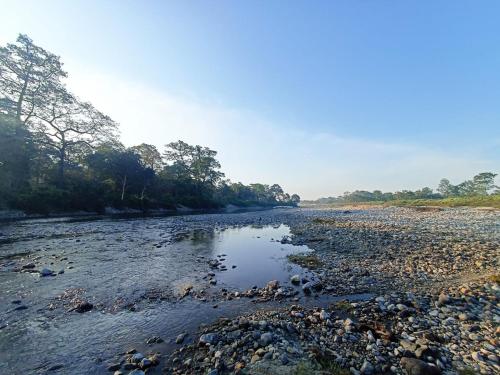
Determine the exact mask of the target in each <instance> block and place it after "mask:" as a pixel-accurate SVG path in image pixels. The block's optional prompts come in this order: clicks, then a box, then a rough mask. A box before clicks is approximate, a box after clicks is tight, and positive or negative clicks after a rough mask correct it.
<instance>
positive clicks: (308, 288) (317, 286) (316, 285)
mask: <svg viewBox="0 0 500 375" xmlns="http://www.w3.org/2000/svg"><path fill="white" fill-rule="evenodd" d="M321 288H322V285H321V283H320V282H318V281H308V282H307V283H305V284H304V285H302V290H303V291H304V293H306V294H310V293H311V292H312V291H313V290H316V291H319V290H321Z"/></svg>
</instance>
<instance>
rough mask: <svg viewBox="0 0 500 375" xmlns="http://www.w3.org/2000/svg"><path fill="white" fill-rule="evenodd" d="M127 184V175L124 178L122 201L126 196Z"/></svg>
mask: <svg viewBox="0 0 500 375" xmlns="http://www.w3.org/2000/svg"><path fill="white" fill-rule="evenodd" d="M126 186H127V175H125V177H123V179H122V201H123V198H125V187H126Z"/></svg>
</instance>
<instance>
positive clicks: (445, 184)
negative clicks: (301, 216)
mask: <svg viewBox="0 0 500 375" xmlns="http://www.w3.org/2000/svg"><path fill="white" fill-rule="evenodd" d="M496 176H497V174H495V173H492V172H483V173H479V174H477V175H475V176H474V177H473V178H472V180H466V181H464V182H462V183H460V184H458V185H453V184H452V183H451V182H450V181H449V180H448V179H446V178H443V179H442V180H441V181H440V182H439V185H438V188H437V190H436V191H434V190H432V189H431V188H429V187H424V188H422V189H419V190H416V191H411V190H402V191H396V192H394V193H391V192H387V193H383V192H382V191H380V190H374V191H373V192H370V191H365V190H356V191H354V192H346V193H344V195H342V196H339V197H328V198H320V199H318V200H316V201H314V203H319V204H342V203H355V202H390V201H397V200H417V199H442V198H453V197H484V196H488V195H500V188H499V187H498V186H496V185H495V177H496Z"/></svg>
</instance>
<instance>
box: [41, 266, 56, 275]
mask: <svg viewBox="0 0 500 375" xmlns="http://www.w3.org/2000/svg"><path fill="white" fill-rule="evenodd" d="M39 272H40V276H41V277H44V276H52V275H53V274H54V272H53V271H52V270H49V269H48V268H42V269H41V270H40V271H39Z"/></svg>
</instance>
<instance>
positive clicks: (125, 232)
mask: <svg viewBox="0 0 500 375" xmlns="http://www.w3.org/2000/svg"><path fill="white" fill-rule="evenodd" d="M241 217H242V216H241V215H235V216H232V215H222V214H218V215H202V216H201V217H200V219H199V220H196V218H194V217H193V218H191V220H190V219H186V218H185V217H154V218H136V219H110V218H107V219H100V220H75V219H50V220H49V219H45V220H42V219H40V220H29V221H28V220H27V221H20V222H14V223H4V224H2V225H1V226H0V290H1V293H0V373H1V374H45V373H60V374H62V373H64V374H66V373H68V374H83V373H85V374H100V373H107V371H106V367H107V365H108V364H109V363H113V362H116V358H117V355H118V354H119V353H122V352H124V351H126V350H127V349H130V348H132V347H134V348H136V349H138V350H141V351H143V352H148V351H157V350H158V351H161V352H163V353H168V352H169V351H171V350H172V349H173V348H174V347H175V344H174V343H173V340H174V339H175V337H176V336H177V335H178V334H179V333H181V332H189V333H191V335H190V336H189V337H188V340H189V339H191V337H192V334H193V333H194V332H196V330H197V328H198V327H199V326H200V324H203V323H211V322H213V321H214V320H216V319H217V318H218V317H222V316H225V317H231V316H234V315H236V314H241V313H245V312H250V311H253V310H255V309H258V308H269V307H272V306H275V303H269V304H256V303H254V302H252V300H250V299H247V298H242V299H239V300H233V301H217V304H218V306H217V308H214V307H213V303H211V302H205V301H201V300H198V299H196V298H191V297H189V296H188V297H186V298H180V297H179V296H180V295H181V294H182V290H183V288H185V287H186V286H187V285H190V286H192V287H193V288H194V290H203V291H204V293H205V294H206V295H207V296H208V297H209V298H208V299H209V300H210V296H213V295H216V294H217V292H218V291H219V292H220V290H221V288H227V289H229V290H241V291H243V290H246V289H249V288H251V287H252V286H254V285H255V286H258V287H263V286H265V285H266V283H267V282H268V281H270V280H279V281H280V282H281V283H282V284H283V285H289V282H288V280H289V279H290V275H292V274H301V275H305V274H307V273H308V271H307V270H304V269H302V268H300V267H299V266H297V265H293V264H291V263H289V262H288V261H287V259H286V256H287V255H289V254H293V253H297V252H307V251H310V250H309V249H308V248H307V247H305V246H293V245H291V244H287V243H281V242H286V241H281V240H282V239H283V238H286V237H287V236H288V235H289V228H288V227H287V226H285V225H282V224H274V225H258V226H256V225H243V224H241V223H239V224H237V225H235V224H234V223H233V221H236V222H238V220H235V218H241ZM228 223H229V224H228ZM211 259H219V260H221V259H223V260H224V261H223V263H224V264H226V266H227V271H223V272H221V271H217V272H216V276H215V279H216V280H217V285H216V286H209V284H208V282H207V281H208V280H207V274H208V272H210V271H211V269H210V266H209V264H208V262H209V260H211ZM29 263H33V265H34V267H35V269H36V270H41V269H43V268H47V269H50V270H52V271H54V276H46V277H40V276H39V274H38V273H29V272H19V270H20V269H21V268H22V266H26V265H28V264H29ZM233 266H235V267H233ZM62 271H64V272H63V273H59V272H62ZM302 298H304V297H302ZM82 300H84V301H88V302H90V303H92V304H93V305H94V309H93V310H92V311H89V312H85V313H78V312H75V311H71V307H72V304H74V303H75V301H82ZM152 336H160V337H162V338H163V339H164V340H165V342H163V343H160V344H155V345H153V346H148V345H146V343H145V342H146V340H147V339H148V338H150V337H152ZM160 367H161V366H159V367H158V369H157V370H156V372H157V373H160Z"/></svg>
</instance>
